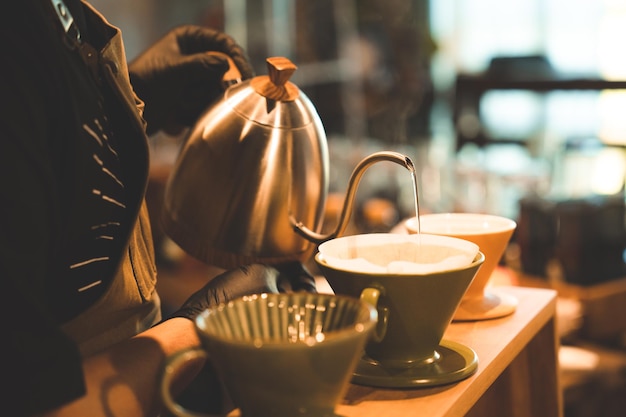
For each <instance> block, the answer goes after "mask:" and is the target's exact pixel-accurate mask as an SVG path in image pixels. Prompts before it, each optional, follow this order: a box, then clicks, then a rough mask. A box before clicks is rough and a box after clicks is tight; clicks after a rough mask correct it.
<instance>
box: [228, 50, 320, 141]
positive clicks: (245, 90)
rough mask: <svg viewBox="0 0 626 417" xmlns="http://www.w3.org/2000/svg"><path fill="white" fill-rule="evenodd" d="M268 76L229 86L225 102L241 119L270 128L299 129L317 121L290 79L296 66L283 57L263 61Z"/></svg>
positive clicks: (311, 109) (309, 105)
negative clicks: (265, 64)
mask: <svg viewBox="0 0 626 417" xmlns="http://www.w3.org/2000/svg"><path fill="white" fill-rule="evenodd" d="M266 62H267V68H268V75H259V76H256V77H254V78H252V79H251V80H248V81H246V82H243V83H239V84H235V85H233V86H231V87H230V88H229V89H228V90H227V91H226V92H225V94H224V99H225V101H226V102H227V103H230V106H231V107H232V109H233V110H234V111H235V112H237V113H239V114H240V115H241V116H242V117H244V118H246V119H249V120H251V121H253V122H256V123H259V124H261V125H265V126H269V127H272V128H284V129H293V128H300V127H304V126H307V125H309V124H311V123H312V122H314V121H316V120H319V116H318V115H317V112H316V110H315V107H314V106H313V104H312V103H311V101H310V100H309V98H308V97H307V96H306V95H305V94H304V93H303V92H302V91H300V89H299V88H298V87H297V86H296V85H295V84H293V83H292V82H291V81H289V79H290V78H291V76H292V75H293V73H294V72H295V71H296V69H297V67H296V65H295V64H293V63H292V62H291V61H290V60H289V59H287V58H284V57H270V58H267V59H266Z"/></svg>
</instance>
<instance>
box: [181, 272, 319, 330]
mask: <svg viewBox="0 0 626 417" xmlns="http://www.w3.org/2000/svg"><path fill="white" fill-rule="evenodd" d="M291 291H307V292H313V293H315V292H317V290H316V287H315V280H314V278H313V276H312V275H311V274H310V273H309V272H308V271H307V270H306V268H304V266H303V265H302V264H301V263H299V262H293V263H287V264H283V265H280V266H267V265H260V264H254V265H247V266H242V267H240V268H238V269H233V270H229V271H226V272H224V273H222V274H220V275H218V276H216V277H215V278H213V279H212V280H211V281H210V282H209V283H208V284H206V285H205V286H204V287H202V288H201V289H200V290H198V291H196V292H195V293H194V294H192V295H191V297H189V298H188V299H187V301H185V303H184V304H183V306H182V307H181V308H180V309H178V310H177V311H175V312H174V313H173V314H172V317H187V318H188V319H192V320H193V319H194V318H195V317H196V316H197V315H198V314H199V313H201V312H202V311H203V310H205V309H207V308H211V307H214V306H217V305H219V304H221V303H225V302H227V301H230V300H233V299H235V298H239V297H242V296H244V295H250V294H260V293H278V292H291Z"/></svg>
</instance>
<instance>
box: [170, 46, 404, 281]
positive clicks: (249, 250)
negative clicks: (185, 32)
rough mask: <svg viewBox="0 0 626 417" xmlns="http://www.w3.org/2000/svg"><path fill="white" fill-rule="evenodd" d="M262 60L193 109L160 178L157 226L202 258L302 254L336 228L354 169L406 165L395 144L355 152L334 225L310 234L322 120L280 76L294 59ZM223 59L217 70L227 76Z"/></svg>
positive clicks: (274, 258)
mask: <svg viewBox="0 0 626 417" xmlns="http://www.w3.org/2000/svg"><path fill="white" fill-rule="evenodd" d="M267 64H268V75H261V76H257V77H254V78H252V79H249V80H245V81H239V82H235V83H234V84H232V85H230V87H228V88H227V89H226V91H225V93H224V95H223V97H222V98H221V99H219V100H218V101H216V102H215V103H214V104H213V105H211V106H210V107H209V108H208V109H207V110H206V111H205V112H204V113H203V114H202V115H201V116H200V118H199V119H198V121H197V122H196V124H195V125H194V127H193V128H192V129H191V130H190V131H189V134H188V136H187V137H186V139H185V141H184V143H183V146H182V148H181V150H180V153H179V155H178V157H177V160H176V162H175V164H174V167H173V170H172V172H171V174H170V177H169V179H168V182H167V184H166V188H165V195H164V206H163V210H162V219H161V220H162V223H163V227H164V230H165V231H166V233H167V234H168V235H169V236H170V238H171V239H172V240H173V241H174V242H176V243H177V244H178V245H179V246H180V247H181V248H182V249H183V250H185V251H186V252H187V253H189V254H190V255H192V256H194V257H195V258H197V259H199V260H201V261H203V262H205V263H207V264H210V265H215V266H218V267H222V268H233V267H236V266H240V265H244V264H248V263H266V264H277V263H281V262H285V261H291V260H300V261H305V260H306V259H308V257H309V256H310V255H311V254H312V252H313V250H314V249H315V244H316V243H321V242H322V241H324V240H328V239H330V238H333V237H335V236H337V235H339V234H340V233H342V232H343V230H345V227H346V225H347V222H348V219H349V216H350V209H351V206H352V197H353V195H354V192H355V188H356V185H357V183H358V179H359V178H360V176H361V174H362V171H363V170H365V169H366V168H367V167H368V166H369V165H370V164H372V163H374V162H377V161H379V160H390V161H394V162H396V163H399V164H401V165H403V166H405V167H407V168H408V169H409V170H413V172H414V168H413V164H412V162H411V160H410V159H409V158H408V157H406V156H404V155H402V154H398V153H395V152H379V153H376V154H373V155H371V156H370V157H367V158H365V159H364V160H363V161H362V162H361V164H359V166H358V167H357V169H355V172H354V173H353V177H352V179H351V181H350V186H349V189H348V192H347V196H346V202H345V203H344V209H343V211H342V214H341V219H340V221H339V224H338V227H337V230H336V231H334V232H333V233H331V234H329V235H321V234H319V232H320V230H321V227H322V222H323V214H324V207H325V204H326V197H327V193H328V171H329V156H328V146H327V139H326V134H325V131H324V127H323V125H322V122H321V120H320V117H319V115H318V114H317V112H316V110H315V108H314V106H313V104H312V103H311V101H310V100H309V98H308V97H307V96H306V95H305V94H304V93H303V92H302V91H301V90H300V89H299V88H298V87H297V86H296V85H294V84H293V83H292V82H290V81H289V79H290V77H291V76H292V74H293V73H294V71H295V70H296V66H295V65H294V64H293V63H292V62H291V61H289V60H288V59H286V58H283V57H273V58H268V59H267ZM233 68H235V67H234V64H231V71H229V73H227V74H231V75H230V76H231V77H233V78H236V76H237V75H232V69H233ZM225 81H229V80H225Z"/></svg>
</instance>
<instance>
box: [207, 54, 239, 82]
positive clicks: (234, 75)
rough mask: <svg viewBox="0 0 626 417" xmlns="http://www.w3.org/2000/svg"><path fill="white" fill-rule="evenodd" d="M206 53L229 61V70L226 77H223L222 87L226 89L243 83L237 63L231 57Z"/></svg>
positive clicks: (225, 74)
mask: <svg viewBox="0 0 626 417" xmlns="http://www.w3.org/2000/svg"><path fill="white" fill-rule="evenodd" d="M206 53H207V54H209V55H214V56H218V57H221V58H224V59H225V60H226V61H228V70H227V71H226V72H225V73H224V76H223V77H222V85H223V87H224V88H225V89H226V88H228V87H230V86H231V85H233V84H238V83H240V82H241V72H239V68H237V65H236V64H235V61H233V59H232V58H231V57H230V56H228V55H227V54H225V53H224V52H218V51H207V52H206Z"/></svg>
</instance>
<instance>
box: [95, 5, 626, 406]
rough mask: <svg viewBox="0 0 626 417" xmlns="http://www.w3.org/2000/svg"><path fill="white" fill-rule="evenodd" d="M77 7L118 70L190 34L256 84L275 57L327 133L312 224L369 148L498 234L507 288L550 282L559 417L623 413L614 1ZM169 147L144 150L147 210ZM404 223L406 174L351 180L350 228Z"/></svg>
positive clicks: (160, 239) (424, 195)
mask: <svg viewBox="0 0 626 417" xmlns="http://www.w3.org/2000/svg"><path fill="white" fill-rule="evenodd" d="M91 3H92V4H93V5H94V6H95V7H96V8H98V9H99V10H100V11H101V12H102V13H103V14H104V15H105V16H106V17H107V18H108V20H109V21H110V22H111V23H112V24H114V25H116V26H118V27H120V28H121V29H122V32H123V36H124V39H125V42H126V48H127V49H126V52H127V56H128V58H129V60H132V59H133V58H134V57H135V56H137V55H138V54H139V53H140V51H141V50H143V49H144V48H145V47H147V46H148V45H149V44H151V43H152V42H154V41H155V40H157V39H158V38H159V37H160V36H162V35H163V34H165V32H167V31H168V30H169V29H171V28H172V27H174V26H176V25H179V24H187V23H195V24H201V25H206V26H210V27H214V28H217V29H221V30H224V31H226V32H227V33H229V34H231V35H232V36H234V37H235V38H236V39H237V41H238V42H239V43H240V44H241V45H242V46H243V47H244V48H245V49H246V50H247V52H248V54H249V56H250V59H251V62H252V64H253V66H254V67H255V69H256V71H257V74H266V73H267V70H266V64H265V59H266V58H267V57H269V56H285V57H288V58H289V59H290V60H291V61H293V62H294V63H295V64H296V65H297V66H298V70H297V71H296V73H295V74H294V76H293V78H292V81H293V82H294V83H295V84H296V85H298V86H299V87H300V88H301V90H302V91H304V92H305V93H306V95H307V96H309V98H310V99H311V100H312V102H313V104H314V105H315V106H316V108H317V110H318V113H319V114H320V117H321V119H322V122H323V124H324V126H325V129H326V133H327V136H328V142H329V149H330V175H331V178H330V179H331V181H330V195H329V199H328V208H327V214H328V216H329V223H332V218H333V217H334V216H336V215H337V214H338V212H337V211H338V210H339V208H340V204H341V203H342V202H343V197H344V192H345V190H346V187H347V184H348V179H349V177H350V174H351V172H352V170H353V168H354V167H355V165H356V164H357V163H358V162H359V161H360V160H361V159H362V158H363V157H365V156H366V155H368V154H370V153H372V152H374V151H378V150H394V151H398V152H402V153H405V154H407V155H408V156H410V157H411V158H412V159H413V161H414V162H415V165H416V167H417V170H418V179H419V184H418V189H419V204H420V212H445V211H472V212H485V213H491V214H498V215H502V216H506V217H510V218H512V219H514V220H516V221H517V222H518V228H517V230H516V232H515V235H514V237H513V238H512V240H511V245H510V248H509V250H508V251H507V253H506V255H505V257H504V258H503V260H502V264H503V266H506V267H508V268H511V269H513V270H515V271H517V272H518V274H516V275H515V279H514V281H515V283H516V284H520V285H523V284H525V283H530V284H529V285H540V286H544V285H545V286H551V287H555V286H557V287H558V288H559V289H560V292H561V294H562V295H566V296H567V297H565V298H566V299H567V300H569V301H574V302H575V304H574V307H573V308H572V309H570V310H569V313H568V315H566V317H565V318H564V319H562V326H561V331H562V334H561V336H562V343H563V344H564V345H572V346H576V347H582V348H584V349H585V351H584V353H585V354H589V353H590V354H591V355H592V358H593V360H592V362H589V359H588V358H589V356H588V355H587V356H584V358H585V359H580V360H579V357H577V356H574V359H572V357H571V356H568V357H567V360H566V359H565V358H564V359H563V368H564V372H567V373H565V374H564V375H565V377H564V378H563V381H564V384H565V385H564V390H565V391H566V397H565V398H566V416H567V417H574V416H612V415H618V414H619V413H623V410H624V409H626V404H624V401H625V400H624V398H623V397H624V395H623V394H624V392H626V384H625V383H624V381H625V380H626V359H624V352H626V336H625V335H626V311H625V310H624V305H625V304H626V303H625V301H626V283H625V281H624V277H625V276H626V268H625V261H624V251H625V249H626V231H625V227H624V221H625V210H624V202H625V197H624V180H625V172H626V153H625V146H626V50H625V48H624V46H623V41H624V39H626V1H624V0H508V1H506V2H502V1H498V0H359V1H357V0H316V1H295V0H253V1H252V0H177V1H171V0H134V1H130V2H129V1H126V0H93V1H91ZM180 141H181V137H169V136H166V135H163V134H158V135H157V136H156V137H155V138H154V141H153V143H152V159H153V163H152V177H153V181H152V182H151V185H150V190H149V194H148V198H149V199H150V202H151V206H152V207H151V210H152V211H158V210H159V202H160V200H159V199H160V198H161V194H160V193H161V192H162V185H163V183H164V180H165V178H166V177H167V174H168V172H169V171H168V169H169V167H170V166H171V163H172V162H173V160H174V159H175V158H176V155H177V151H178V146H179V144H180ZM411 216H415V198H414V195H413V188H412V184H411V177H410V175H408V174H407V171H406V170H402V169H400V168H398V166H397V165H394V164H389V165H386V164H377V165H376V166H374V167H372V168H371V169H370V170H368V172H367V173H366V174H365V175H364V177H363V179H362V181H361V185H360V186H359V190H358V192H357V195H356V202H355V210H354V214H353V219H352V221H351V226H350V227H351V228H352V229H351V230H352V231H381V230H390V229H392V228H393V227H397V225H398V224H400V223H401V222H402V220H403V219H406V218H408V217H411ZM155 217H156V216H155ZM325 224H326V223H325ZM155 242H156V244H157V250H158V251H159V259H160V261H161V262H162V263H163V264H165V265H167V264H168V262H170V263H171V262H176V260H177V258H176V252H175V251H173V250H174V249H175V248H174V249H172V246H171V242H169V241H168V240H167V238H166V237H165V236H163V234H162V233H161V232H160V229H159V226H158V225H156V224H155ZM572 294H573V295H572ZM563 305H565V304H563ZM567 305H568V306H571V304H567ZM620 306H621V307H620ZM572 311H573V312H572ZM607 322H611V324H612V325H611V326H606V323H607ZM597 323H601V324H600V325H598V324H597ZM598 326H599V327H602V326H605V327H607V328H605V327H602V330H601V331H600V330H598V329H599V327H598ZM594 361H595V362H594ZM615 410H620V411H619V412H616V413H617V414H613V412H614V411H615ZM619 415H622V414H619Z"/></svg>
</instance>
